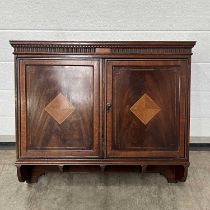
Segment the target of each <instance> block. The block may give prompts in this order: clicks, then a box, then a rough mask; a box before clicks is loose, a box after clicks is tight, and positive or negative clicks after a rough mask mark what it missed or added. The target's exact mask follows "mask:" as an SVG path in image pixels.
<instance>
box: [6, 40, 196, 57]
mask: <svg viewBox="0 0 210 210" xmlns="http://www.w3.org/2000/svg"><path fill="white" fill-rule="evenodd" d="M10 44H11V45H12V47H13V48H14V54H192V47H193V46H194V45H195V42H189V41H188V42H183V41H178V42H177V41H170V42H169V41H165V42H164V41H160V42H158V41H155V42H154V41H153V42H149V41H148V42H144V41H126V42H125V41H123V42H122V41H119V42H62V41H10Z"/></svg>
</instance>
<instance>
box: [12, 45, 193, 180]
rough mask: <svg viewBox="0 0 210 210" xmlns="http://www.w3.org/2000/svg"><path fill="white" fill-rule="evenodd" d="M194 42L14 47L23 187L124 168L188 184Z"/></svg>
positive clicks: (20, 169) (17, 164)
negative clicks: (54, 177)
mask: <svg viewBox="0 0 210 210" xmlns="http://www.w3.org/2000/svg"><path fill="white" fill-rule="evenodd" d="M194 44H195V42H47V41H11V45H12V46H13V47H14V54H15V87H16V142H17V161H16V166H17V172H18V178H19V181H27V182H35V181H37V180H38V177H39V176H40V175H42V174H44V173H46V172H49V171H64V172H65V171H78V170H91V171H92V170H93V171H95V170H96V171H97V170H103V171H110V170H113V169H115V167H114V166H117V165H118V166H119V165H121V166H124V165H130V166H131V167H132V166H133V167H137V168H138V169H139V171H147V172H160V173H161V174H163V175H165V177H166V178H167V179H168V181H170V182H176V181H185V180H186V177H187V170H188V166H189V149H188V145H189V115H190V111H189V110H190V71H191V70H190V61H191V54H192V52H191V51H192V47H193V46H194Z"/></svg>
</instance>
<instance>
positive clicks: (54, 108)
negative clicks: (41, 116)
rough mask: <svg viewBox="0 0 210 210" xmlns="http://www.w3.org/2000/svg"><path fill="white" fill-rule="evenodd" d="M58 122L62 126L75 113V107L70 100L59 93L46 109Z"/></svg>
mask: <svg viewBox="0 0 210 210" xmlns="http://www.w3.org/2000/svg"><path fill="white" fill-rule="evenodd" d="M44 110H45V111H46V112H47V113H48V114H49V115H50V116H51V117H52V118H53V119H54V120H55V121H56V122H58V123H59V124H61V123H62V122H64V120H65V119H66V118H67V117H68V116H69V115H70V114H72V113H73V111H74V110H75V107H74V106H73V105H72V104H71V103H70V102H69V101H68V99H67V98H66V97H65V96H64V95H63V94H62V93H59V94H58V95H57V96H56V97H55V98H54V99H53V100H52V101H51V102H50V103H49V104H48V105H47V106H46V107H45V109H44Z"/></svg>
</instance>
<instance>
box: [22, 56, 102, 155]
mask: <svg viewBox="0 0 210 210" xmlns="http://www.w3.org/2000/svg"><path fill="white" fill-rule="evenodd" d="M20 80H21V83H20V90H21V93H20V94H21V118H22V119H21V138H22V140H21V142H22V144H21V156H22V157H33V156H35V157H44V156H48V157H65V156H73V157H74V156H75V157H80V156H83V157H97V156H99V155H100V151H99V144H100V142H99V139H100V137H99V136H100V134H99V133H100V127H99V124H100V123H99V120H100V111H99V99H100V97H99V92H100V91H99V63H98V61H82V60H78V61H75V60H74V61H71V60H68V61H67V60H38V61H37V60H36V61H33V60H22V61H21V68H20ZM26 128H27V129H26ZM26 130H27V132H26Z"/></svg>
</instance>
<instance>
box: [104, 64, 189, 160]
mask: <svg viewBox="0 0 210 210" xmlns="http://www.w3.org/2000/svg"><path fill="white" fill-rule="evenodd" d="M106 66H107V76H106V81H107V89H106V94H107V101H106V102H107V118H106V123H107V124H106V129H107V130H106V133H107V155H108V156H109V157H184V155H185V139H187V138H186V136H187V135H188V133H187V131H186V129H187V127H188V126H187V121H188V117H187V113H188V109H187V100H186V98H187V97H188V96H187V95H188V91H187V90H188V87H189V80H188V78H189V77H190V74H189V70H188V68H187V63H186V61H182V60H133V61H132V60H127V61H125V60H118V61H117V60H116V61H115V60H107V62H106ZM188 74H189V75H188ZM188 76H189V77H188Z"/></svg>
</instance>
